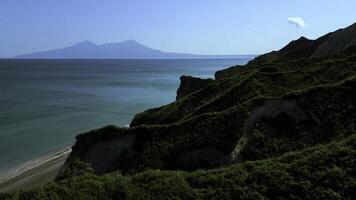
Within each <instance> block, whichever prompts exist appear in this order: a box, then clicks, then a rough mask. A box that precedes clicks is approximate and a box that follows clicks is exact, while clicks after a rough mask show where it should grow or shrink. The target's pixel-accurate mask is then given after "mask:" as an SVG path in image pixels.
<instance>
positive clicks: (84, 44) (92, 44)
mask: <svg viewBox="0 0 356 200" xmlns="http://www.w3.org/2000/svg"><path fill="white" fill-rule="evenodd" d="M74 46H97V45H96V44H94V43H93V42H90V41H88V40H84V41H82V42H79V43H77V44H75V45H74Z"/></svg>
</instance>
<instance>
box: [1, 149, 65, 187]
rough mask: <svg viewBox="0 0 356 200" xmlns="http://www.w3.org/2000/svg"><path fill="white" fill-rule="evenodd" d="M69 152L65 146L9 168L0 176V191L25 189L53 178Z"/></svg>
mask: <svg viewBox="0 0 356 200" xmlns="http://www.w3.org/2000/svg"><path fill="white" fill-rule="evenodd" d="M70 152H71V148H70V147H67V148H65V149H62V150H60V151H58V152H55V153H52V154H49V155H45V156H42V157H40V158H36V159H33V160H30V161H28V162H25V163H23V164H22V165H20V166H18V167H15V168H14V169H12V170H9V171H8V172H6V174H5V176H2V175H1V177H0V192H11V191H14V190H18V189H24V190H27V189H31V188H34V187H37V186H41V185H44V184H46V183H48V182H50V181H52V180H54V178H55V177H56V175H57V173H58V171H59V170H60V168H61V167H62V165H63V164H64V162H65V161H66V159H67V157H68V156H69V154H70Z"/></svg>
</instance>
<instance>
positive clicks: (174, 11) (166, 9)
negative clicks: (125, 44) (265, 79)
mask: <svg viewBox="0 0 356 200" xmlns="http://www.w3.org/2000/svg"><path fill="white" fill-rule="evenodd" d="M355 10H356V1H355V0H337V1H336V0H293V1H290V0H220V1H219V0H169V1H167V0H1V1H0V57H13V56H15V55H19V54H24V53H31V52H37V51H42V50H50V49H55V48H62V47H66V46H71V45H73V44H76V43H78V42H81V41H84V40H89V41H91V42H94V43H96V44H103V43H112V42H121V41H124V40H128V39H134V40H136V41H138V42H140V43H142V44H144V45H146V46H149V47H151V48H155V49H159V50H163V51H170V52H184V53H194V54H205V55H209V54H210V55H239V54H261V53H266V52H268V51H271V50H278V49H280V48H281V47H283V46H284V45H286V44H287V43H288V42H289V41H291V40H294V39H297V38H299V37H301V36H306V37H308V38H310V39H315V38H317V37H319V36H322V35H324V34H326V33H328V32H331V31H334V30H337V29H339V28H342V27H346V26H348V25H351V24H353V23H355V22H356V14H355V13H356V12H355Z"/></svg>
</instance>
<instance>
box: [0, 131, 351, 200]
mask: <svg viewBox="0 0 356 200" xmlns="http://www.w3.org/2000/svg"><path fill="white" fill-rule="evenodd" d="M325 134H327V133H325ZM355 161H356V134H349V136H347V137H345V138H343V139H340V140H337V141H333V142H330V143H329V144H326V145H317V146H314V147H311V148H306V149H304V150H302V151H298V152H290V153H286V154H285V155H283V156H281V157H278V158H270V159H266V160H260V161H254V162H244V163H240V164H234V165H231V166H228V167H223V168H219V169H215V170H199V171H195V172H183V171H160V170H149V171H145V172H143V173H138V174H135V175H130V176H122V175H120V174H118V173H111V174H107V175H104V176H96V175H93V174H91V173H90V172H87V173H84V174H83V175H82V176H79V177H72V178H69V179H66V180H63V181H59V182H57V183H50V184H47V185H46V186H44V187H42V188H38V189H35V190H31V191H18V192H15V193H13V194H2V195H1V194H0V199H19V200H27V199H39V200H42V199H43V200H44V199H48V200H56V199H78V200H80V199H83V200H89V199H142V200H143V199H145V200H146V199H202V200H203V199H204V200H205V199H251V200H256V199H303V200H308V199H310V200H311V199H313V200H316V199H320V200H326V199H330V200H335V199H349V200H351V199H352V198H353V197H354V196H355V195H356V193H355V191H356V177H355V176H356V164H355Z"/></svg>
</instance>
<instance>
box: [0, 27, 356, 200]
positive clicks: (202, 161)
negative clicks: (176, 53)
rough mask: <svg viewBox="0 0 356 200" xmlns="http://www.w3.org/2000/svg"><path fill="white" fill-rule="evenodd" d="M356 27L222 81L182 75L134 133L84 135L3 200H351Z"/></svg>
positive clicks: (291, 48) (139, 119)
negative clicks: (63, 158) (171, 98)
mask: <svg viewBox="0 0 356 200" xmlns="http://www.w3.org/2000/svg"><path fill="white" fill-rule="evenodd" d="M355 30H356V24H355V25H353V26H350V27H348V28H347V29H341V30H338V31H337V32H334V33H330V34H328V35H326V36H323V37H322V38H319V39H318V40H315V41H314V40H308V39H306V38H300V39H299V40H296V41H293V42H291V43H290V44H289V45H287V46H286V47H284V48H283V49H281V50H280V51H277V52H272V53H269V54H266V55H262V56H260V57H258V58H256V59H255V60H253V61H251V62H250V63H249V64H247V65H245V66H234V67H231V68H228V69H226V70H222V71H219V72H217V73H216V74H215V79H214V80H212V79H208V80H202V79H198V78H193V77H182V78H181V86H180V88H179V89H178V94H177V100H176V101H175V102H173V103H171V104H169V105H166V106H163V107H160V108H155V109H151V110H148V111H145V112H143V113H140V114H138V115H136V117H135V119H134V120H133V121H132V123H131V127H130V128H119V127H115V126H107V127H104V128H101V129H97V130H93V131H90V132H88V133H85V134H81V135H78V136H77V142H76V144H75V146H74V147H73V151H72V153H71V155H70V157H69V158H68V160H67V162H66V163H65V165H64V166H63V168H62V170H61V171H60V173H59V174H58V176H57V179H56V182H53V183H49V184H47V185H46V186H44V187H42V188H38V189H34V190H30V191H17V192H15V193H12V194H2V196H0V199H1V198H2V199H273V200H274V199H352V198H353V197H354V196H356V193H355V191H356V177H355V176H356V148H355V147H356V100H355V99H356V48H355V46H356V45H355V44H354V41H356V40H355V38H356V34H350V33H353V32H355ZM344 33H346V36H347V37H346V36H345V34H344ZM350 35H351V36H353V37H351V38H350ZM338 37H341V38H342V43H340V45H337V46H336V47H334V46H332V45H330V44H329V43H330V41H332V42H331V43H332V44H334V43H335V41H338ZM340 41H341V40H340ZM345 41H346V42H345ZM347 41H350V42H349V43H347Z"/></svg>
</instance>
